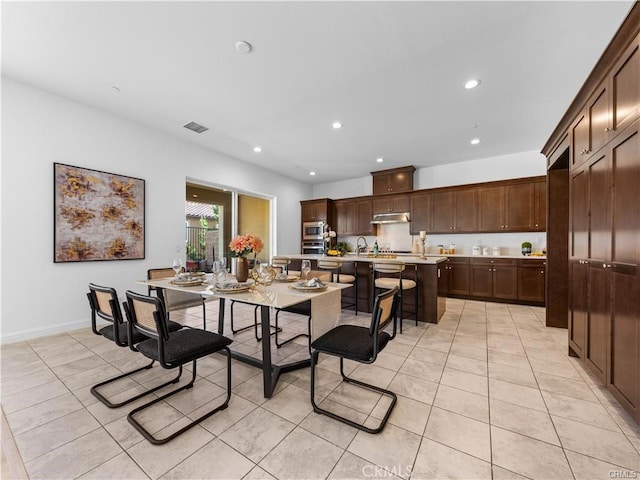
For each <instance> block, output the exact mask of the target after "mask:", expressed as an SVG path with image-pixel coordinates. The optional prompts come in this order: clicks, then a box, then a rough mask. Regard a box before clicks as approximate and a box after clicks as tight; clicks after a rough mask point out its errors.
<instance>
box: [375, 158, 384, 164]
mask: <svg viewBox="0 0 640 480" xmlns="http://www.w3.org/2000/svg"><path fill="white" fill-rule="evenodd" d="M376 162H378V163H382V162H384V158H382V157H380V158H376Z"/></svg>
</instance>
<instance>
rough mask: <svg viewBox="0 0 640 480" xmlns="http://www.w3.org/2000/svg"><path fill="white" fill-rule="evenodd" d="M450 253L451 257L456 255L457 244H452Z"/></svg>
mask: <svg viewBox="0 0 640 480" xmlns="http://www.w3.org/2000/svg"><path fill="white" fill-rule="evenodd" d="M449 253H450V254H451V255H455V254H456V244H455V243H452V244H451V245H449Z"/></svg>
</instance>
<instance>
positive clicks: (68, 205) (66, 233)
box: [53, 163, 144, 263]
mask: <svg viewBox="0 0 640 480" xmlns="http://www.w3.org/2000/svg"><path fill="white" fill-rule="evenodd" d="M53 167H54V168H53V170H54V174H53V178H54V180H53V183H54V202H53V204H54V232H53V243H54V254H53V261H54V262H56V263H58V262H89V261H96V260H134V259H143V258H144V180H141V179H139V178H132V177H126V176H124V175H117V174H114V173H106V172H101V171H98V170H91V169H88V168H82V167H73V166H71V165H64V164H61V163H54V164H53Z"/></svg>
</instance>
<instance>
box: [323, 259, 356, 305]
mask: <svg viewBox="0 0 640 480" xmlns="http://www.w3.org/2000/svg"><path fill="white" fill-rule="evenodd" d="M318 268H319V269H321V270H328V271H329V272H330V273H331V277H330V279H329V281H330V282H337V283H352V284H353V289H354V297H355V302H354V303H353V304H345V303H344V302H343V306H345V307H352V306H353V307H355V311H356V315H357V314H358V276H357V273H356V275H347V274H344V273H340V270H341V269H342V260H340V259H338V258H323V259H320V260H318Z"/></svg>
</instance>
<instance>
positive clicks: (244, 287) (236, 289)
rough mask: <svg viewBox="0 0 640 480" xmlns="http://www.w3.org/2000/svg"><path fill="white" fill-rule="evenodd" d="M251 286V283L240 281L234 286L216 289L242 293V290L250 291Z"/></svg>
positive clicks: (215, 288)
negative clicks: (241, 282)
mask: <svg viewBox="0 0 640 480" xmlns="http://www.w3.org/2000/svg"><path fill="white" fill-rule="evenodd" d="M249 288H250V285H247V284H240V283H239V284H237V285H234V286H232V287H226V288H222V287H214V290H215V291H216V292H220V293H242V292H248V291H249Z"/></svg>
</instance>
